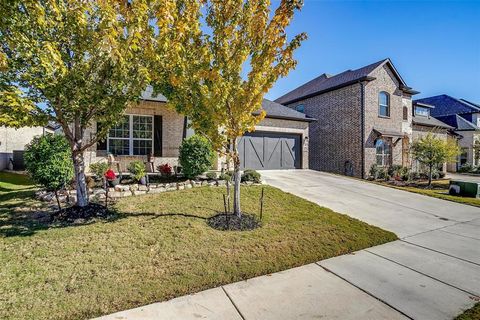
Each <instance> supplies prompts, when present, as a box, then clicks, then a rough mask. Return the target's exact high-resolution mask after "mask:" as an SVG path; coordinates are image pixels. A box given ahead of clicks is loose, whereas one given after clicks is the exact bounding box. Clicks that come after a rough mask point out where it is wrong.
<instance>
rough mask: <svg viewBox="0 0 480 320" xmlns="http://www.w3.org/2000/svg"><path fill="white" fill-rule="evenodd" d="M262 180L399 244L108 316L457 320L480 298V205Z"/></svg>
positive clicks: (327, 183) (308, 174)
mask: <svg viewBox="0 0 480 320" xmlns="http://www.w3.org/2000/svg"><path fill="white" fill-rule="evenodd" d="M262 175H263V176H264V177H265V179H266V181H267V182H268V183H269V184H271V185H273V186H277V187H279V188H281V189H283V190H285V191H288V192H291V193H293V194H296V195H298V196H301V197H303V198H306V199H308V200H310V201H313V202H316V203H318V204H320V205H323V206H326V207H329V208H331V209H333V210H335V211H338V212H342V213H345V214H348V215H350V216H352V217H355V218H357V219H360V220H363V221H366V222H368V223H371V224H375V225H378V226H380V227H382V228H384V229H387V230H390V231H393V232H395V233H396V234H397V235H398V236H399V238H400V240H398V241H394V242H391V243H387V244H384V245H381V246H377V247H372V248H368V249H365V250H361V251H359V252H356V253H354V254H350V255H344V256H340V257H335V258H331V259H328V260H323V261H320V262H318V263H314V264H310V265H306V266H302V267H299V268H294V269H290V270H287V271H283V272H278V273H275V274H272V275H268V276H261V277H257V278H254V279H250V280H247V281H241V282H238V283H234V284H230V285H226V286H223V287H219V288H215V289H211V290H206V291H203V292H200V293H197V294H194V295H189V296H184V297H180V298H177V299H173V300H170V301H167V302H163V303H155V304H152V305H149V306H145V307H140V308H137V309H133V310H127V311H124V312H119V313H116V314H113V315H109V316H106V317H103V318H102V319H103V320H106V319H112V320H113V319H116V320H119V319H247V320H250V319H272V320H273V319H319V318H322V319H452V318H453V317H454V316H456V315H457V314H459V313H461V312H462V311H463V310H465V309H468V308H470V307H471V306H473V304H474V303H475V296H479V295H480V209H478V208H475V207H470V206H466V205H461V204H457V203H453V202H448V201H444V200H439V199H435V198H430V197H425V196H422V195H418V194H413V193H409V192H405V191H401V190H396V189H392V188H387V187H383V186H379V185H375V184H370V183H366V182H363V181H359V180H355V179H350V178H345V177H341V176H336V175H330V174H326V173H320V172H316V171H310V170H292V171H264V172H262Z"/></svg>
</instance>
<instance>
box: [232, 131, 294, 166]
mask: <svg viewBox="0 0 480 320" xmlns="http://www.w3.org/2000/svg"><path fill="white" fill-rule="evenodd" d="M300 148H301V138H300V135H296V134H291V135H289V134H277V133H269V132H253V133H248V134H246V135H245V136H243V137H242V139H241V140H240V143H239V146H238V150H239V152H240V160H241V164H242V169H264V170H265V169H295V168H300V164H301V152H300Z"/></svg>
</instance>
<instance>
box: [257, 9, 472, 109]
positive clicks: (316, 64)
mask: <svg viewBox="0 0 480 320" xmlns="http://www.w3.org/2000/svg"><path fill="white" fill-rule="evenodd" d="M273 5H274V6H276V5H278V2H273ZM288 31H289V34H290V35H294V34H297V33H299V32H302V31H305V32H307V33H308V37H309V39H308V40H306V41H305V42H304V43H303V45H302V47H301V48H299V49H298V51H297V52H296V54H295V57H296V58H297V60H298V65H297V68H296V69H295V70H293V71H291V72H290V74H289V75H288V76H287V77H286V78H282V79H280V80H279V81H278V82H277V83H276V84H275V86H274V87H273V88H272V89H271V90H270V92H269V93H268V94H267V95H266V98H268V99H276V98H278V97H280V96H281V95H282V94H284V93H286V92H288V91H290V90H292V89H294V88H296V87H297V86H299V85H301V84H303V83H305V82H307V81H309V80H311V79H313V78H315V77H317V76H318V75H320V74H322V73H324V72H326V73H331V74H336V73H339V72H342V71H344V70H348V69H357V68H359V67H362V66H364V65H367V64H370V63H373V62H375V61H378V60H381V59H383V58H387V57H388V58H390V59H392V62H393V64H394V65H395V67H396V68H397V70H398V71H399V72H400V74H401V76H402V77H403V79H404V80H405V81H406V83H407V85H409V86H410V87H412V88H413V89H415V90H417V91H420V92H421V93H420V94H418V95H416V96H414V98H422V97H427V96H432V95H437V94H443V93H445V94H449V95H452V96H455V97H458V98H465V99H469V100H472V101H474V102H477V103H480V0H477V1H320V0H305V5H304V7H303V9H302V11H300V12H298V13H297V14H296V16H295V18H294V21H293V23H292V25H291V26H290V28H289V30H288Z"/></svg>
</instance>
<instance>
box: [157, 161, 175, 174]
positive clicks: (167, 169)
mask: <svg viewBox="0 0 480 320" xmlns="http://www.w3.org/2000/svg"><path fill="white" fill-rule="evenodd" d="M158 171H160V173H161V175H162V176H164V177H170V176H171V175H172V172H173V171H172V166H171V165H169V164H168V163H165V164H161V165H159V166H158Z"/></svg>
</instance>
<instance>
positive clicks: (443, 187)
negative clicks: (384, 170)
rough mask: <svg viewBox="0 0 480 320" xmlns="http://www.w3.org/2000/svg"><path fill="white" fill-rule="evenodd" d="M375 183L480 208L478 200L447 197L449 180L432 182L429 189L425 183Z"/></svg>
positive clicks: (479, 200)
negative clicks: (398, 184) (415, 184)
mask: <svg viewBox="0 0 480 320" xmlns="http://www.w3.org/2000/svg"><path fill="white" fill-rule="evenodd" d="M376 183H379V184H381V185H384V186H387V187H391V188H395V189H400V190H405V191H409V192H414V193H419V194H423V195H425V196H430V197H434V198H438V199H443V200H448V201H453V202H458V203H462V204H467V205H471V206H475V207H480V198H470V197H462V196H452V195H449V194H448V187H449V180H436V181H433V182H432V188H431V189H429V188H426V186H427V182H418V184H417V186H396V185H392V184H389V183H386V182H376Z"/></svg>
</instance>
